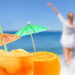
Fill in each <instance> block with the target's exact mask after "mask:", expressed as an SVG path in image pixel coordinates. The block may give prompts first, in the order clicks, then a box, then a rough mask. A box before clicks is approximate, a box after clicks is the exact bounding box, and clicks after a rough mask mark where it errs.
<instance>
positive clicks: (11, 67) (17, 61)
mask: <svg viewBox="0 0 75 75" xmlns="http://www.w3.org/2000/svg"><path fill="white" fill-rule="evenodd" d="M32 63H33V62H32V55H31V54H30V53H28V52H26V51H24V50H22V49H18V50H12V51H11V52H5V51H3V50H0V75H33V74H32V70H33V69H32V67H33V66H32Z"/></svg>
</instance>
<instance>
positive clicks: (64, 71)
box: [59, 56, 75, 75]
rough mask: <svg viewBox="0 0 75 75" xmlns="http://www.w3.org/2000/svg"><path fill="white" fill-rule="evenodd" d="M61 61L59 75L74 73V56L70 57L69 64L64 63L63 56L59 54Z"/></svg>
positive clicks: (73, 74) (71, 74)
mask: <svg viewBox="0 0 75 75" xmlns="http://www.w3.org/2000/svg"><path fill="white" fill-rule="evenodd" d="M59 58H60V62H61V73H60V75H75V57H73V58H72V60H71V63H70V65H69V66H68V65H66V62H65V60H64V57H61V56H59Z"/></svg>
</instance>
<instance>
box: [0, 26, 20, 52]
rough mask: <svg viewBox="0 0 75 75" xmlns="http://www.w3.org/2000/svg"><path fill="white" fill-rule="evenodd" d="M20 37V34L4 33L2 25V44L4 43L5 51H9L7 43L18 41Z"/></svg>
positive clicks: (0, 35)
mask: <svg viewBox="0 0 75 75" xmlns="http://www.w3.org/2000/svg"><path fill="white" fill-rule="evenodd" d="M19 38H20V36H18V35H13V34H7V33H3V32H2V27H1V26H0V46H3V45H4V48H5V51H7V46H6V44H8V43H11V42H13V41H16V40H17V39H19Z"/></svg>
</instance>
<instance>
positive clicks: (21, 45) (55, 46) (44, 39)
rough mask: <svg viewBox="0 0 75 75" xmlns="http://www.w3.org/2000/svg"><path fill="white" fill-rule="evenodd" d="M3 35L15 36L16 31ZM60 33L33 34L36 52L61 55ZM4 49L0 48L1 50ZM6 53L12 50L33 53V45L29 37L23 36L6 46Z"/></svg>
mask: <svg viewBox="0 0 75 75" xmlns="http://www.w3.org/2000/svg"><path fill="white" fill-rule="evenodd" d="M4 33H9V34H15V33H16V31H7V32H4ZM61 34H62V32H54V31H53V32H52V31H47V32H40V33H36V34H33V39H34V44H35V47H36V51H48V52H53V53H56V54H62V53H63V50H62V45H61V43H60V38H61ZM3 48H4V47H3V46H2V47H0V49H3ZM7 48H8V51H10V50H12V49H24V50H27V51H28V52H31V53H32V52H34V49H33V44H32V40H31V37H30V35H28V36H23V37H21V38H20V39H18V40H16V41H15V42H12V43H9V44H7Z"/></svg>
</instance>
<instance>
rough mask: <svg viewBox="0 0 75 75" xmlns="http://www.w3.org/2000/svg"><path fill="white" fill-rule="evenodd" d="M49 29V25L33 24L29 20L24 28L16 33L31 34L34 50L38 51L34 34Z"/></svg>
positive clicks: (20, 34) (21, 34)
mask: <svg viewBox="0 0 75 75" xmlns="http://www.w3.org/2000/svg"><path fill="white" fill-rule="evenodd" d="M47 29H48V28H47V27H44V26H40V25H33V24H30V22H29V23H28V24H27V25H26V26H25V27H24V28H22V29H21V30H20V31H18V32H16V33H15V34H16V35H19V36H26V35H30V36H31V39H32V43H33V48H34V52H36V48H35V44H34V40H33V36H32V34H34V33H39V32H43V31H46V30H47Z"/></svg>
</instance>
